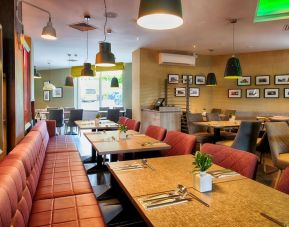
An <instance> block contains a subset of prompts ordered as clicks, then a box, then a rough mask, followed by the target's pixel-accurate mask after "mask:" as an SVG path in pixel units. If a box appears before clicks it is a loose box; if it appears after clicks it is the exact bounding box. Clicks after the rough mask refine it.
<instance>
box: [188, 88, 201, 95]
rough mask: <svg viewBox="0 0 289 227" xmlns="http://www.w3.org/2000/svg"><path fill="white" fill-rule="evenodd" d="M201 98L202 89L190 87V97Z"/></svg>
mask: <svg viewBox="0 0 289 227" xmlns="http://www.w3.org/2000/svg"><path fill="white" fill-rule="evenodd" d="M199 96H200V88H198V87H190V97H199Z"/></svg>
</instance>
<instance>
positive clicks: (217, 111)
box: [211, 108, 222, 114]
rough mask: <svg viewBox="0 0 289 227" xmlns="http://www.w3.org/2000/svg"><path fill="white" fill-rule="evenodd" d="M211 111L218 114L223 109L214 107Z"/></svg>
mask: <svg viewBox="0 0 289 227" xmlns="http://www.w3.org/2000/svg"><path fill="white" fill-rule="evenodd" d="M211 113H217V114H220V113H222V110H221V109H216V108H213V109H212V110H211Z"/></svg>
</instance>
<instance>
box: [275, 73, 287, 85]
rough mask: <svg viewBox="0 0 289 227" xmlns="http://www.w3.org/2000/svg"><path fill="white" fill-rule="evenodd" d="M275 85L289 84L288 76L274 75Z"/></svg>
mask: <svg viewBox="0 0 289 227" xmlns="http://www.w3.org/2000/svg"><path fill="white" fill-rule="evenodd" d="M274 82H275V85H278V84H281V85H282V84H289V74H284V75H275V81H274Z"/></svg>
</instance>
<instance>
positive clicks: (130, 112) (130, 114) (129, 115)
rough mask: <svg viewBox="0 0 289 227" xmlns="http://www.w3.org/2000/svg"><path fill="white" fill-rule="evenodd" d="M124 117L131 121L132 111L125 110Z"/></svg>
mask: <svg viewBox="0 0 289 227" xmlns="http://www.w3.org/2000/svg"><path fill="white" fill-rule="evenodd" d="M125 117H127V118H129V119H132V109H126V110H125Z"/></svg>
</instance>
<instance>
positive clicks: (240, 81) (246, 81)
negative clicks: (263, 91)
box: [237, 76, 251, 86]
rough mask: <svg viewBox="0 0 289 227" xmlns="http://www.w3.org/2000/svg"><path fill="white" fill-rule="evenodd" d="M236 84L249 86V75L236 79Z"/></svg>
mask: <svg viewBox="0 0 289 227" xmlns="http://www.w3.org/2000/svg"><path fill="white" fill-rule="evenodd" d="M237 85H238V86H250V85H251V76H242V77H241V78H238V80H237Z"/></svg>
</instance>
